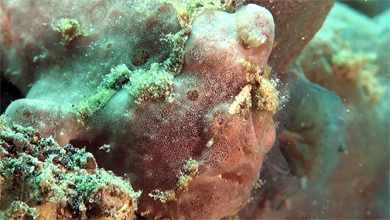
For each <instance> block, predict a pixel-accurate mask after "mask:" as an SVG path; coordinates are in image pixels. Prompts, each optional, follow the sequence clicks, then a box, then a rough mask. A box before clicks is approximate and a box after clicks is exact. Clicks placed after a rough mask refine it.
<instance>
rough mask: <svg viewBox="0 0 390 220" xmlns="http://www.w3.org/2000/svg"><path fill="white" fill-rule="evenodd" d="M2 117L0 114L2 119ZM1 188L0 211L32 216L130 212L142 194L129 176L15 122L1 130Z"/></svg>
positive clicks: (122, 214) (12, 215) (120, 215)
mask: <svg viewBox="0 0 390 220" xmlns="http://www.w3.org/2000/svg"><path fill="white" fill-rule="evenodd" d="M4 122H5V121H4V118H3V117H1V120H0V123H1V124H0V125H2V124H3V123H4ZM0 191H1V193H2V197H1V200H0V204H1V205H0V207H1V209H0V216H4V217H6V218H19V217H23V216H32V217H33V218H34V219H35V218H36V216H39V217H41V216H42V217H44V218H47V219H50V218H51V217H53V215H58V216H62V217H63V218H67V219H78V218H83V219H86V218H96V217H104V218H103V219H123V218H126V219H128V218H134V217H135V216H134V211H135V210H136V209H137V204H136V203H137V200H138V198H139V196H140V194H141V192H135V191H133V189H132V187H131V185H130V182H129V181H127V180H124V179H122V178H120V177H117V176H115V175H114V174H112V173H111V172H107V171H105V170H103V169H100V168H98V167H97V164H96V161H95V159H94V157H93V155H92V154H90V153H87V152H85V150H84V149H77V148H74V147H73V146H71V145H66V146H65V147H64V148H62V147H60V146H59V145H58V144H57V143H56V142H55V141H54V140H52V139H51V138H41V137H40V133H39V132H37V131H35V130H34V129H32V128H25V127H22V126H19V125H12V127H11V129H8V128H5V129H3V130H2V131H1V133H0ZM53 208H54V209H53ZM48 209H49V210H48ZM53 210H56V211H54V213H53ZM48 213H49V214H48ZM50 213H51V214H50Z"/></svg>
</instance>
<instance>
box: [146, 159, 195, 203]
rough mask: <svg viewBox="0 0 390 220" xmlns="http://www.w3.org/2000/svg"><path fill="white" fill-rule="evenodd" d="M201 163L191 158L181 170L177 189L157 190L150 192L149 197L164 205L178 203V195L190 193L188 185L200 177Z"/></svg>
mask: <svg viewBox="0 0 390 220" xmlns="http://www.w3.org/2000/svg"><path fill="white" fill-rule="evenodd" d="M198 169H199V163H198V161H196V160H194V159H192V158H190V159H188V160H187V161H186V162H185V164H184V165H183V166H182V168H181V169H180V170H179V173H178V175H177V178H178V181H177V183H176V187H175V188H174V189H170V190H160V189H155V190H153V191H152V192H150V193H149V194H148V195H149V197H151V198H153V199H154V200H159V201H161V202H162V203H166V202H167V201H176V193H178V192H179V191H183V192H186V191H188V185H189V184H190V182H191V181H192V180H193V179H195V178H196V177H198V175H199V170H198Z"/></svg>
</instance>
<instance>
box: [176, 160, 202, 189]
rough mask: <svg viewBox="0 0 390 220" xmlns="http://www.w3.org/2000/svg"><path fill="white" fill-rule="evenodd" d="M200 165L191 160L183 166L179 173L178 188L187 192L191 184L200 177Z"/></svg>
mask: <svg viewBox="0 0 390 220" xmlns="http://www.w3.org/2000/svg"><path fill="white" fill-rule="evenodd" d="M198 169H199V163H198V161H196V160H194V159H192V158H190V159H188V160H187V161H186V163H185V164H184V165H183V167H182V169H181V170H180V171H179V175H178V178H179V180H178V182H177V188H178V189H179V190H183V191H187V190H188V185H189V184H190V182H191V181H192V180H193V179H194V178H196V177H197V176H198V174H199V173H198Z"/></svg>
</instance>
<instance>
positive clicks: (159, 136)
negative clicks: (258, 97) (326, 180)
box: [6, 5, 275, 219]
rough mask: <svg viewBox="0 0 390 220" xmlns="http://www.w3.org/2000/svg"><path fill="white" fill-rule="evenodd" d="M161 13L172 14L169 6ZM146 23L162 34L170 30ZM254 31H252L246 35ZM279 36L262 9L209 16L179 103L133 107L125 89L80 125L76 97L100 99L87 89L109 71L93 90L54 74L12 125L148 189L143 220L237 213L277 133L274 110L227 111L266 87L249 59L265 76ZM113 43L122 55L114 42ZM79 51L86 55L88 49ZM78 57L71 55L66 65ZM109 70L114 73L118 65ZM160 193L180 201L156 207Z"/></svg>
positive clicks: (192, 42)
mask: <svg viewBox="0 0 390 220" xmlns="http://www.w3.org/2000/svg"><path fill="white" fill-rule="evenodd" d="M157 8H158V7H157ZM160 9H161V8H160ZM164 9H165V10H166V11H168V12H167V13H173V12H171V11H170V7H168V8H164ZM108 11H111V9H110V10H108ZM116 13H119V12H116ZM173 14H174V13H173ZM107 16H108V15H107ZM147 21H148V24H149V25H152V26H153V25H156V26H155V28H156V29H158V28H162V27H161V26H164V25H160V24H155V22H153V21H151V20H147ZM248 21H249V22H248ZM140 23H142V21H141V22H140ZM174 23H175V22H173V24H172V25H170V26H169V25H168V26H169V27H173V28H172V30H175V27H177V26H175V24H174ZM117 25H118V26H120V25H121V24H117ZM122 25H124V26H126V25H125V24H122ZM129 25H131V24H129ZM103 29H104V27H103ZM248 30H255V32H254V33H251V34H248V33H247V31H248ZM117 31H120V30H119V29H118V30H117ZM108 33H110V32H108ZM135 34H137V33H135ZM102 35H104V33H102ZM108 35H109V34H108ZM118 35H119V36H121V33H118ZM252 35H254V36H252ZM151 37H153V36H151ZM79 38H80V39H78V38H76V39H77V40H78V41H76V42H73V43H74V44H76V48H77V45H79V44H84V43H86V42H87V40H86V39H87V38H88V39H91V40H92V42H93V40H94V39H95V40H99V39H102V38H101V37H99V36H96V35H94V33H93V32H92V33H90V34H89V36H88V37H85V38H84V37H83V36H81V37H79ZM273 38H274V24H273V18H272V15H271V14H270V13H269V12H268V11H267V10H266V9H265V8H262V7H259V6H256V5H247V6H245V7H243V8H241V9H240V10H239V11H237V12H236V13H227V12H223V11H221V10H206V11H205V12H204V13H203V14H201V15H200V16H199V17H197V18H196V19H195V21H194V23H193V24H192V31H191V32H190V33H189V35H188V40H187V42H186V44H185V47H184V49H185V50H184V51H185V55H184V64H183V70H182V71H181V73H180V74H179V75H177V76H175V78H174V79H173V86H172V92H173V94H174V100H173V101H171V102H167V101H165V100H159V101H149V100H146V101H143V102H141V103H140V104H136V103H135V98H134V97H132V96H131V95H130V94H129V92H128V91H127V90H126V89H125V88H122V89H119V90H118V91H117V92H116V93H115V94H114V95H113V96H112V97H111V98H110V99H109V100H108V102H107V103H105V105H104V106H103V107H102V108H101V109H100V110H98V111H96V112H95V113H94V114H93V116H92V117H90V118H88V119H86V120H84V121H82V123H80V119H79V118H78V117H77V113H75V112H74V110H72V108H69V106H70V105H71V104H72V103H77V101H79V100H80V98H79V96H78V95H72V93H73V92H75V93H77V94H79V95H82V96H89V95H90V94H93V93H94V90H93V89H90V88H96V84H98V82H99V80H98V79H101V76H100V75H102V73H101V72H100V71H98V72H99V74H98V76H96V80H95V81H96V83H95V86H94V83H92V85H87V86H85V87H84V86H82V85H81V84H80V85H75V84H72V83H68V82H64V79H63V77H54V76H53V74H51V75H50V74H48V75H42V76H41V77H40V79H39V80H38V81H37V82H35V83H34V85H33V88H32V89H31V91H30V92H29V93H28V95H27V98H26V99H22V100H18V101H15V102H13V103H12V104H11V105H10V106H9V108H8V109H7V112H6V116H7V120H8V121H9V123H10V124H11V123H12V122H15V123H21V124H24V125H31V126H33V127H36V128H38V129H41V130H42V131H43V133H44V135H46V136H49V135H53V137H55V139H56V140H57V141H58V142H59V143H60V144H61V145H62V144H66V143H69V142H70V143H73V144H74V145H76V146H80V147H82V146H84V145H86V147H87V150H88V151H90V152H92V153H93V154H94V156H95V157H96V160H97V162H98V164H99V165H100V166H102V167H104V168H105V169H108V170H112V171H113V172H114V173H116V174H119V175H125V174H126V175H129V176H130V179H131V182H132V185H133V187H134V189H136V190H142V191H143V193H142V195H141V198H140V200H139V204H138V207H139V209H138V213H139V214H141V215H143V216H144V217H147V218H164V217H168V218H171V219H195V218H196V219H219V218H222V217H224V216H228V215H232V214H234V213H236V212H237V211H238V210H239V209H240V208H241V206H242V205H243V204H244V203H245V202H246V201H247V200H248V197H249V194H250V192H251V189H252V187H253V185H254V183H255V181H256V180H257V179H258V177H259V170H260V168H261V164H262V161H263V158H264V155H265V153H266V152H268V151H269V149H270V148H271V146H272V145H273V142H274V138H275V131H274V130H275V128H274V124H273V121H272V115H273V113H272V112H269V111H265V110H259V109H257V107H256V105H255V104H253V106H252V108H248V109H247V111H245V112H244V113H235V114H231V113H229V108H230V105H231V103H232V102H233V101H234V100H235V96H237V95H238V94H239V93H240V91H241V89H242V88H243V87H244V86H246V85H250V86H252V87H253V92H254V90H255V88H256V87H259V86H260V87H261V85H258V84H256V83H255V84H253V85H252V84H251V83H249V82H248V81H247V78H246V77H247V74H248V70H247V69H246V68H244V67H243V65H242V61H243V60H246V61H249V62H250V63H251V64H252V65H256V66H258V67H260V69H263V70H264V69H266V68H267V60H268V56H269V54H270V52H271V48H272V45H273ZM256 39H257V40H258V39H261V40H260V41H261V43H259V42H258V41H257V40H256ZM112 45H113V47H114V48H117V46H116V45H115V41H114V42H113V44H112ZM141 46H142V45H141ZM148 46H150V45H146V46H145V47H148ZM106 49H107V47H106V48H103V49H101V50H106ZM78 50H82V52H84V51H83V50H85V48H84V47H80V48H79V49H78ZM95 50H96V49H95ZM101 50H99V49H98V52H101ZM87 51H88V50H87ZM71 52H72V49H69V48H67V49H66V53H64V56H65V58H68V57H67V55H66V54H68V53H71ZM160 52H161V51H160ZM163 52H164V51H163ZM80 54H82V53H80ZM96 54H97V55H96V57H94V58H93V62H94V61H95V60H96V59H97V58H99V57H100V53H96ZM157 54H158V53H157ZM76 56H77V55H76ZM49 57H50V56H49ZM42 59H45V57H44V58H42ZM69 59H70V60H72V59H71V56H70V57H69ZM154 59H157V58H154ZM113 60H114V59H113ZM157 60H158V59H157ZM72 61H74V62H79V64H80V66H82V64H84V65H87V64H89V63H88V59H86V58H83V59H82V60H72ZM93 62H92V63H93ZM126 62H127V61H126ZM110 64H111V66H110V67H115V65H118V64H120V63H115V62H112V63H110ZM69 65H71V66H77V65H76V64H69ZM144 68H147V66H145V67H144ZM76 69H77V70H82V69H83V68H82V67H77V68H76ZM129 69H131V68H130V67H129ZM36 74H37V75H39V74H38V73H36ZM70 74H72V73H70ZM92 74H93V73H92ZM88 75H91V73H89V74H88ZM71 76H72V75H71ZM99 76H100V77H99ZM78 77H80V79H81V80H83V81H80V82H87V81H88V79H89V78H88V77H87V76H85V78H83V77H81V76H79V75H77V74H75V79H78ZM16 78H17V77H16ZM16 81H17V80H16ZM67 83H68V84H70V86H69V85H67ZM53 84H56V85H57V86H55V88H56V90H55V92H54V94H51V95H48V97H49V98H48V99H46V100H45V97H46V96H47V91H43V90H44V89H43V88H45V87H46V88H51V89H52V88H53ZM195 91H196V92H195ZM68 93H69V95H67V94H68ZM191 94H192V95H191ZM194 94H197V95H194ZM244 107H245V106H244ZM244 107H243V108H244ZM102 144H109V145H110V146H111V149H110V151H109V152H105V151H103V150H99V149H98V147H99V146H100V145H102ZM191 159H193V160H195V161H196V162H197V163H198V166H197V167H196V169H195V170H193V171H194V172H193V175H192V174H189V173H191V172H190V171H191V170H185V169H184V170H183V165H185V164H186V163H187V162H188V161H189V160H191ZM180 176H191V177H192V180H191V181H188V186H187V187H188V188H187V187H184V188H181V187H180V186H182V185H179V183H178V182H179V177H180ZM155 190H160V191H163V192H168V191H169V190H171V192H172V191H173V192H174V193H175V194H174V195H175V196H174V198H171V197H169V198H168V199H167V200H168V201H164V202H163V201H162V200H161V199H160V200H158V199H157V200H155V198H152V197H151V196H150V193H153V192H155Z"/></svg>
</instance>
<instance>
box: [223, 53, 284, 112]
mask: <svg viewBox="0 0 390 220" xmlns="http://www.w3.org/2000/svg"><path fill="white" fill-rule="evenodd" d="M241 65H242V67H243V72H244V73H245V74H246V80H247V83H248V84H247V85H246V86H245V87H244V88H243V89H242V90H241V92H240V93H239V94H238V95H237V96H236V97H235V100H234V101H233V103H232V104H231V105H230V109H229V113H230V114H243V113H246V112H248V111H249V109H250V108H251V107H252V106H253V107H255V108H256V109H257V110H261V111H268V112H272V113H273V114H275V113H276V111H277V110H278V109H279V104H280V100H279V91H278V90H277V89H276V85H277V80H273V79H270V73H271V68H270V67H268V66H266V67H264V68H263V69H262V68H260V67H259V66H257V65H253V64H251V63H250V62H248V61H246V60H242V61H241Z"/></svg>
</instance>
